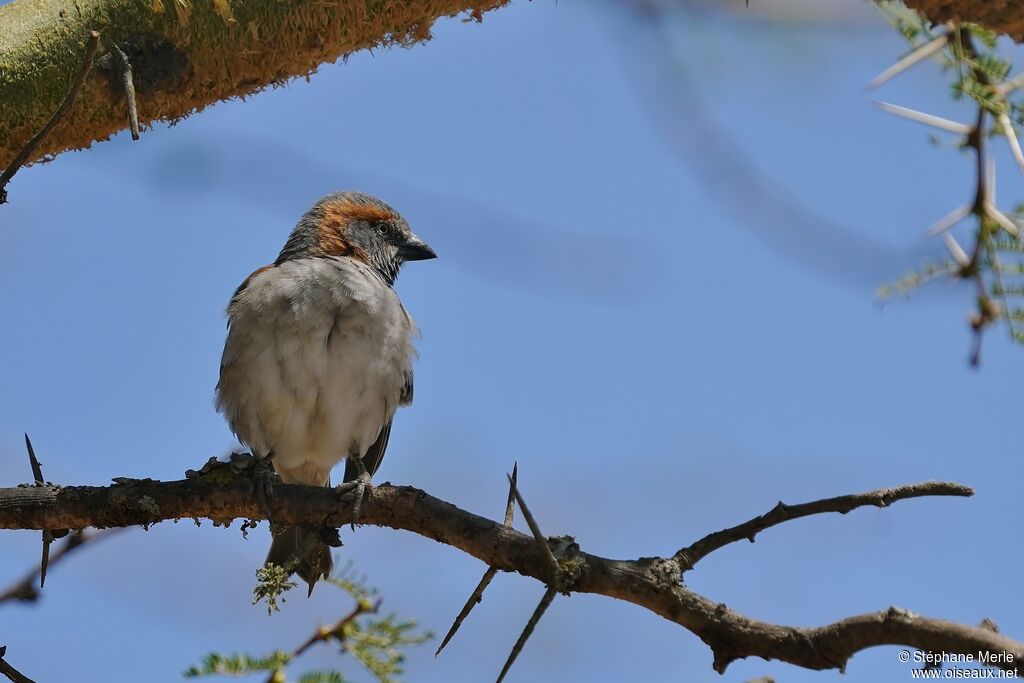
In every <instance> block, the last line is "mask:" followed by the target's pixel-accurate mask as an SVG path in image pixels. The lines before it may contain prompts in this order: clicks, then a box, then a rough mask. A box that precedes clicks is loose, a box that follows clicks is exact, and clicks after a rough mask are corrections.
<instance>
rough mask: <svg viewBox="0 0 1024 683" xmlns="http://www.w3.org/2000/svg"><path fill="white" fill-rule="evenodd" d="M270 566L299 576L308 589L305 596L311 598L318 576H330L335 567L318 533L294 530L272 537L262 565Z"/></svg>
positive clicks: (285, 529) (297, 528)
mask: <svg viewBox="0 0 1024 683" xmlns="http://www.w3.org/2000/svg"><path fill="white" fill-rule="evenodd" d="M303 552H304V554H302V553H303ZM271 563H273V564H276V565H278V566H280V567H284V568H285V569H288V570H289V573H291V572H292V571H294V572H295V573H296V574H298V575H299V577H301V578H302V580H303V581H305V582H306V583H307V584H308V585H309V593H308V594H307V595H312V594H313V586H315V585H316V582H317V581H319V580H320V577H321V576H330V574H331V569H333V567H334V563H333V562H332V561H331V549H330V548H329V547H328V546H327V544H326V543H324V542H323V541H321V540H320V534H319V532H317V531H311V530H309V529H302V528H299V527H294V526H290V527H285V528H284V529H282V530H281V531H280V532H279V533H276V534H274V538H273V540H272V541H271V543H270V552H268V553H267V559H266V561H265V562H264V564H271Z"/></svg>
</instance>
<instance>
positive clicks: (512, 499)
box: [434, 463, 519, 657]
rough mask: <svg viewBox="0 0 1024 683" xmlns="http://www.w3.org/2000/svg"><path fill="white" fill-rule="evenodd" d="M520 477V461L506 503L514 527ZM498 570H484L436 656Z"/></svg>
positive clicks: (509, 522) (514, 467)
mask: <svg viewBox="0 0 1024 683" xmlns="http://www.w3.org/2000/svg"><path fill="white" fill-rule="evenodd" d="M518 478H519V463H515V464H513V465H512V477H511V479H512V481H511V483H510V484H509V487H508V500H507V501H506V503H505V526H506V527H507V528H510V529H511V528H512V518H513V517H514V516H515V511H516V496H515V482H516V480H517V479H518ZM497 573H498V570H497V569H496V568H495V567H488V568H487V571H485V572H484V575H483V577H482V578H481V579H480V583H478V584H477V585H476V588H474V589H473V592H472V593H471V594H470V596H469V599H468V600H466V604H465V605H463V607H462V611H461V612H459V615H458V616H457V617H455V621H454V622H453V623H452V627H451V628H450V629H448V633H447V634H446V635H445V637H444V640H442V641H441V645H440V646H438V648H437V651H436V652H435V653H434V656H435V657H436V656H438V655H439V654H441V650H443V649H444V648H445V646H446V645H447V644H448V642H449V641H450V640H451V639H452V638H453V637H455V634H456V633H457V632H458V630H459V627H461V626H462V622H463V621H465V620H466V617H468V616H469V613H470V612H472V611H473V608H474V607H476V606H477V605H478V604H479V603H480V601H481V600H483V597H484V591H485V590H487V586H489V585H490V583H491V580H492V579H494V577H495V576H496V575H497Z"/></svg>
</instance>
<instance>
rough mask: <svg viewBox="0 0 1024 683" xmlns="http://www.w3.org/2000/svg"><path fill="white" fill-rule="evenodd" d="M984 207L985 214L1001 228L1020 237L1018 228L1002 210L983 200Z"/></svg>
mask: <svg viewBox="0 0 1024 683" xmlns="http://www.w3.org/2000/svg"><path fill="white" fill-rule="evenodd" d="M984 209H985V215H986V216H988V217H989V218H991V219H992V220H994V221H995V222H996V223H998V224H999V226H1000V227H1001V228H1002V229H1003V230H1005V231H1006V232H1008V233H1010V234H1011V235H1013V236H1014V237H1020V228H1018V227H1017V224H1016V223H1014V222H1013V221H1011V220H1010V219H1009V217H1008V216H1007V215H1006V214H1004V213H1003V212H1002V211H1000V210H999V209H997V208H996V207H995V206H993V205H992V204H991V203H989V202H985V206H984Z"/></svg>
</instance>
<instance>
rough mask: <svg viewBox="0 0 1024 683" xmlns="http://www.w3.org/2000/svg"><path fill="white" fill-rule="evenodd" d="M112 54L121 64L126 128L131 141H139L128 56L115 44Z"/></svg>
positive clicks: (130, 64)
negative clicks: (125, 104)
mask: <svg viewBox="0 0 1024 683" xmlns="http://www.w3.org/2000/svg"><path fill="white" fill-rule="evenodd" d="M114 52H116V53H117V59H118V61H119V62H121V78H122V79H123V81H124V97H125V99H126V100H127V101H128V127H129V129H131V132H132V140H138V139H139V110H138V107H137V106H136V104H135V81H134V78H133V76H132V63H131V61H129V59H128V55H126V54H125V53H124V50H122V49H121V46H119V45H118V44H117V43H114Z"/></svg>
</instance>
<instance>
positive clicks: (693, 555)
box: [673, 481, 974, 572]
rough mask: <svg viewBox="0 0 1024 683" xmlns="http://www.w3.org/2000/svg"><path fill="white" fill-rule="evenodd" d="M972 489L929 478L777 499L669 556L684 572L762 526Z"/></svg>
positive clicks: (749, 537) (969, 492)
mask: <svg viewBox="0 0 1024 683" xmlns="http://www.w3.org/2000/svg"><path fill="white" fill-rule="evenodd" d="M973 495H974V489H972V488H970V487H969V486H964V485H963V484H954V483H950V482H942V481H929V482H925V483H923V484H911V485H908V486H897V487H896V488H889V489H878V490H877V491H868V492H866V493H854V494H851V495H847V496H837V497H835V498H825V499H823V500H816V501H813V502H810V503H801V504H799V505H786V504H785V503H783V502H782V501H779V503H778V505H776V506H775V507H774V508H772V509H771V510H769V511H768V512H767V513H765V514H763V515H761V516H759V517H755V518H753V519H751V520H750V521H747V522H744V523H743V524H740V525H738V526H734V527H730V528H728V529H723V530H722V531H716V532H715V533H713V534H708V535H707V536H705V537H704V538H702V539H700V540H699V541H697V542H696V543H694V544H693V545H689V546H687V547H685V548H682V549H680V550H679V551H677V552H676V554H675V555H674V556H673V559H675V560H676V561H677V562H679V564H680V567H681V568H682V570H683V571H684V572H686V571H689V570H690V569H693V567H694V566H696V564H697V563H698V562H700V561H701V560H702V559H704V558H705V557H707V556H708V555H710V554H711V553H713V552H715V551H716V550H718V549H720V548H724V547H725V546H727V545H729V544H730V543H736V542H737V541H743V540H747V541H750V542H751V543H753V542H754V537H755V536H757V534H759V533H761V532H762V531H764V530H765V529H767V528H769V527H773V526H777V525H779V524H782V523H783V522H788V521H790V520H793V519H799V518H801V517H809V516H811V515H820V514H824V513H827V512H838V513H840V514H843V515H845V514H846V513H848V512H850V511H852V510H855V509H857V508H859V507H865V506H870V505H873V506H875V507H880V508H884V507H888V506H890V505H892V504H893V503H895V502H896V501H898V500H906V499H907V498H921V497H924V496H973Z"/></svg>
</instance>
